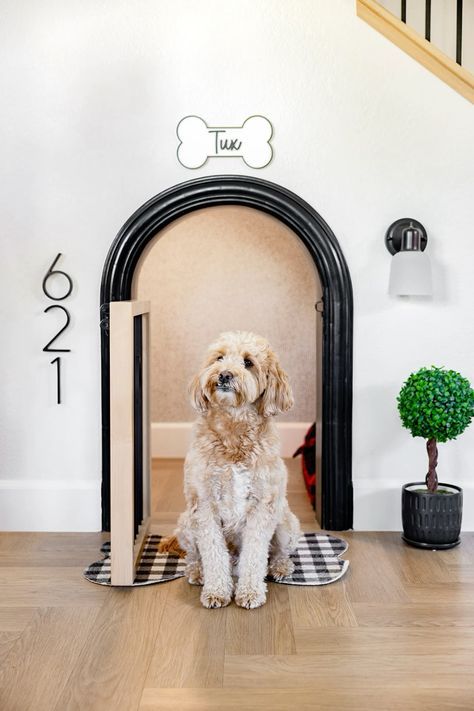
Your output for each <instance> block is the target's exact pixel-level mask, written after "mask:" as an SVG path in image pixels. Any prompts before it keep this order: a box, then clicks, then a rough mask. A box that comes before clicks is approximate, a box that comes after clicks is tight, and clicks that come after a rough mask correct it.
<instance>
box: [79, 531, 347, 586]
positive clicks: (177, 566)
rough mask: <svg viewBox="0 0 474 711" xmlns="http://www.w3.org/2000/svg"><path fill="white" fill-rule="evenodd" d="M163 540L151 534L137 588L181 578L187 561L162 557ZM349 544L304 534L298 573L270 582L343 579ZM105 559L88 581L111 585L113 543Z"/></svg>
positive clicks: (92, 569) (106, 547)
mask: <svg viewBox="0 0 474 711" xmlns="http://www.w3.org/2000/svg"><path fill="white" fill-rule="evenodd" d="M162 537H163V536H159V535H158V534H150V535H148V536H147V538H146V541H145V545H144V547H143V552H142V557H141V559H140V563H139V565H138V568H137V575H136V578H135V582H134V583H133V584H134V585H152V584H154V583H164V582H166V581H167V580H174V579H175V578H181V577H182V576H183V575H184V568H185V565H186V561H185V558H178V557H177V556H175V555H171V554H170V553H158V544H159V542H160V540H161V539H162ZM347 548H348V544H347V543H346V541H343V540H342V538H336V537H335V536H330V535H329V534H327V533H304V534H303V535H302V536H301V538H300V540H299V541H298V548H297V549H296V551H295V552H294V553H293V555H292V556H291V559H292V561H293V563H294V564H295V569H294V571H293V573H292V574H291V575H288V577H286V578H283V579H282V580H278V581H276V580H273V578H271V577H267V578H266V580H267V581H268V582H279V583H283V584H284V585H327V584H328V583H334V582H336V580H339V578H342V576H343V575H344V573H345V572H346V570H347V568H348V567H349V561H348V560H341V559H340V558H339V556H341V555H342V554H343V553H345V552H346V550H347ZM101 552H102V553H104V556H105V557H104V558H103V559H102V560H99V561H97V562H96V563H92V565H90V566H89V567H88V568H86V570H85V571H84V577H85V578H87V580H90V581H91V583H99V584H100V585H110V543H104V545H103V546H102V548H101Z"/></svg>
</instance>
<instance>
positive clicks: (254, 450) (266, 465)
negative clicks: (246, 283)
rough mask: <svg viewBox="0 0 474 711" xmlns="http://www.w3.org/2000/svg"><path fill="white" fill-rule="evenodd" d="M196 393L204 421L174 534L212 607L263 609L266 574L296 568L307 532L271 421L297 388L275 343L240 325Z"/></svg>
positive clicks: (214, 356)
mask: <svg viewBox="0 0 474 711" xmlns="http://www.w3.org/2000/svg"><path fill="white" fill-rule="evenodd" d="M223 381H224V382H223ZM191 397H192V403H193V405H194V407H195V408H196V409H197V410H198V411H199V413H200V417H199V418H198V420H197V421H196V423H195V425H194V428H193V440H192V444H191V447H190V449H189V452H188V454H187V457H186V460H185V465H184V494H185V498H186V504H187V508H186V510H185V511H184V512H183V513H182V514H181V516H180V517H179V520H178V526H177V529H176V531H175V535H176V537H177V539H178V541H179V544H180V546H181V547H182V548H183V549H184V550H185V551H186V575H187V578H188V580H189V582H190V583H191V584H195V585H203V590H202V593H201V602H202V604H203V605H204V606H205V607H223V606H225V605H228V604H229V602H230V601H231V599H232V595H233V594H235V601H236V603H237V605H240V606H241V607H245V608H253V607H259V606H260V605H263V604H264V603H265V600H266V589H267V588H266V584H265V581H264V578H265V576H266V575H267V573H269V574H270V575H272V576H274V577H275V578H277V579H281V578H282V577H284V576H286V575H289V574H290V573H291V572H292V571H293V563H292V562H291V561H290V558H289V555H290V554H291V553H292V552H293V550H294V549H295V548H296V546H297V543H298V539H299V537H300V535H301V529H300V524H299V521H298V519H297V518H296V516H295V515H294V514H293V513H292V512H291V511H290V509H289V506H288V501H287V498H286V485H287V471H286V467H285V464H284V463H283V460H282V459H281V458H280V455H279V441H278V436H277V433H276V428H275V425H274V423H273V415H276V414H277V413H279V412H285V411H286V410H289V409H290V407H291V406H292V405H293V396H292V393H291V388H290V386H289V383H288V379H287V376H286V374H285V372H284V371H283V370H282V368H281V366H280V365H279V362H278V359H277V357H276V355H275V354H274V353H273V351H272V350H271V348H270V346H269V344H268V342H267V341H266V340H265V339H264V338H262V337H260V336H257V335H255V334H253V333H249V332H246V331H236V332H228V333H223V334H221V335H220V336H219V338H218V339H217V341H216V342H215V343H213V344H212V345H211V346H210V348H209V350H208V354H207V358H206V362H205V364H204V367H203V368H202V370H201V372H200V373H199V374H198V375H196V377H195V378H194V380H193V382H192V384H191ZM234 578H235V579H236V582H234ZM234 588H235V589H234Z"/></svg>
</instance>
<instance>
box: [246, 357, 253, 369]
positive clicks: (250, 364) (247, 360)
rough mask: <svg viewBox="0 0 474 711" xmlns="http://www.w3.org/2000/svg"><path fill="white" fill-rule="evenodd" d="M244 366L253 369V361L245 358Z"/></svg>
mask: <svg viewBox="0 0 474 711" xmlns="http://www.w3.org/2000/svg"><path fill="white" fill-rule="evenodd" d="M244 365H245V367H246V368H251V367H252V365H253V363H252V361H251V360H249V359H248V358H244Z"/></svg>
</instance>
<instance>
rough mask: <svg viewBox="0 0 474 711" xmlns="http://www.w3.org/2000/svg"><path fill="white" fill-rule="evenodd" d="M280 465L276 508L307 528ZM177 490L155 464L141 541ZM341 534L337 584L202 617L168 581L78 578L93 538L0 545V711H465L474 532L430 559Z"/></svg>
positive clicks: (281, 590) (183, 590)
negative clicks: (281, 486)
mask: <svg viewBox="0 0 474 711" xmlns="http://www.w3.org/2000/svg"><path fill="white" fill-rule="evenodd" d="M295 465H296V466H298V464H297V463H296V462H292V463H291V468H292V474H291V477H290V484H289V499H290V504H291V506H292V508H293V509H294V511H295V513H297V515H298V516H299V517H300V520H301V521H302V523H303V528H304V529H305V530H314V528H315V523H314V521H313V515H312V510H311V508H310V506H309V504H308V502H307V499H306V494H305V492H304V491H303V487H302V482H301V477H300V475H299V472H298V470H297V469H295ZM181 490H182V462H180V461H177V460H167V461H164V460H161V461H160V462H159V463H157V464H156V466H155V470H154V502H155V510H156V515H155V528H156V530H157V531H159V532H164V533H167V532H169V531H171V530H172V528H173V524H174V522H175V520H176V515H177V513H179V512H180V511H181V509H182V505H183V500H182V493H181ZM342 535H343V536H344V537H345V538H346V539H347V540H348V541H349V545H350V547H349V550H348V552H347V553H346V555H345V557H346V558H348V559H349V560H350V562H351V565H350V568H349V571H348V573H347V574H346V576H345V577H344V578H343V579H342V580H340V581H338V582H337V583H334V584H332V585H328V586H325V587H317V588H299V587H295V586H291V587H290V586H285V585H276V584H273V585H270V586H269V588H270V589H269V595H268V602H267V604H266V605H265V606H264V607H262V608H260V609H257V610H250V611H247V610H242V609H240V608H238V607H236V606H235V605H234V604H232V605H230V606H229V607H227V608H224V609H218V610H206V609H204V608H203V607H201V605H200V602H199V593H200V588H197V587H194V586H190V585H188V584H187V582H186V581H185V580H184V579H179V580H175V581H172V582H169V583H164V584H161V585H153V586H150V587H144V588H136V589H117V588H115V589H112V588H107V587H103V586H99V585H93V584H91V583H89V582H87V581H86V580H84V579H83V578H82V577H81V572H82V570H83V568H84V567H85V566H86V565H87V564H88V563H90V562H92V561H93V560H97V559H98V558H99V557H100V556H99V555H98V550H99V547H100V543H101V540H103V539H105V538H106V537H107V536H106V535H105V534H30V533H23V534H21V533H6V534H1V535H0V669H1V672H0V709H1V711H30V710H31V711H69V710H72V709H77V711H79V710H80V711H135V710H138V709H140V710H141V711H153V710H155V711H172V710H173V711H198V710H199V711H208V710H209V711H230V710H231V709H232V710H233V711H234V710H235V711H237V710H238V711H258V710H261V709H268V710H271V711H286V710H289V709H298V710H299V709H301V710H302V711H306V710H309V709H311V710H312V711H313V710H318V709H322V710H326V709H327V710H329V709H331V711H346V710H351V711H353V710H355V709H360V710H362V709H363V710H364V711H369V710H372V709H373V710H375V711H384V710H387V711H397V710H400V711H401V710H402V709H403V711H413V710H415V709H416V710H423V711H435V710H437V709H439V710H441V709H442V710H444V709H469V710H473V709H474V674H473V672H472V663H473V652H474V564H473V561H474V534H468V533H466V534H464V535H463V542H462V545H461V546H460V547H459V548H456V549H453V550H451V551H443V552H432V551H420V550H416V549H413V548H408V547H407V546H405V545H404V544H403V543H402V542H401V540H400V536H399V534H396V533H363V532H355V533H354V532H345V533H344V534H342Z"/></svg>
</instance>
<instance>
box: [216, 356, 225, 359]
mask: <svg viewBox="0 0 474 711" xmlns="http://www.w3.org/2000/svg"><path fill="white" fill-rule="evenodd" d="M216 360H224V356H218V357H217V359H216Z"/></svg>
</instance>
